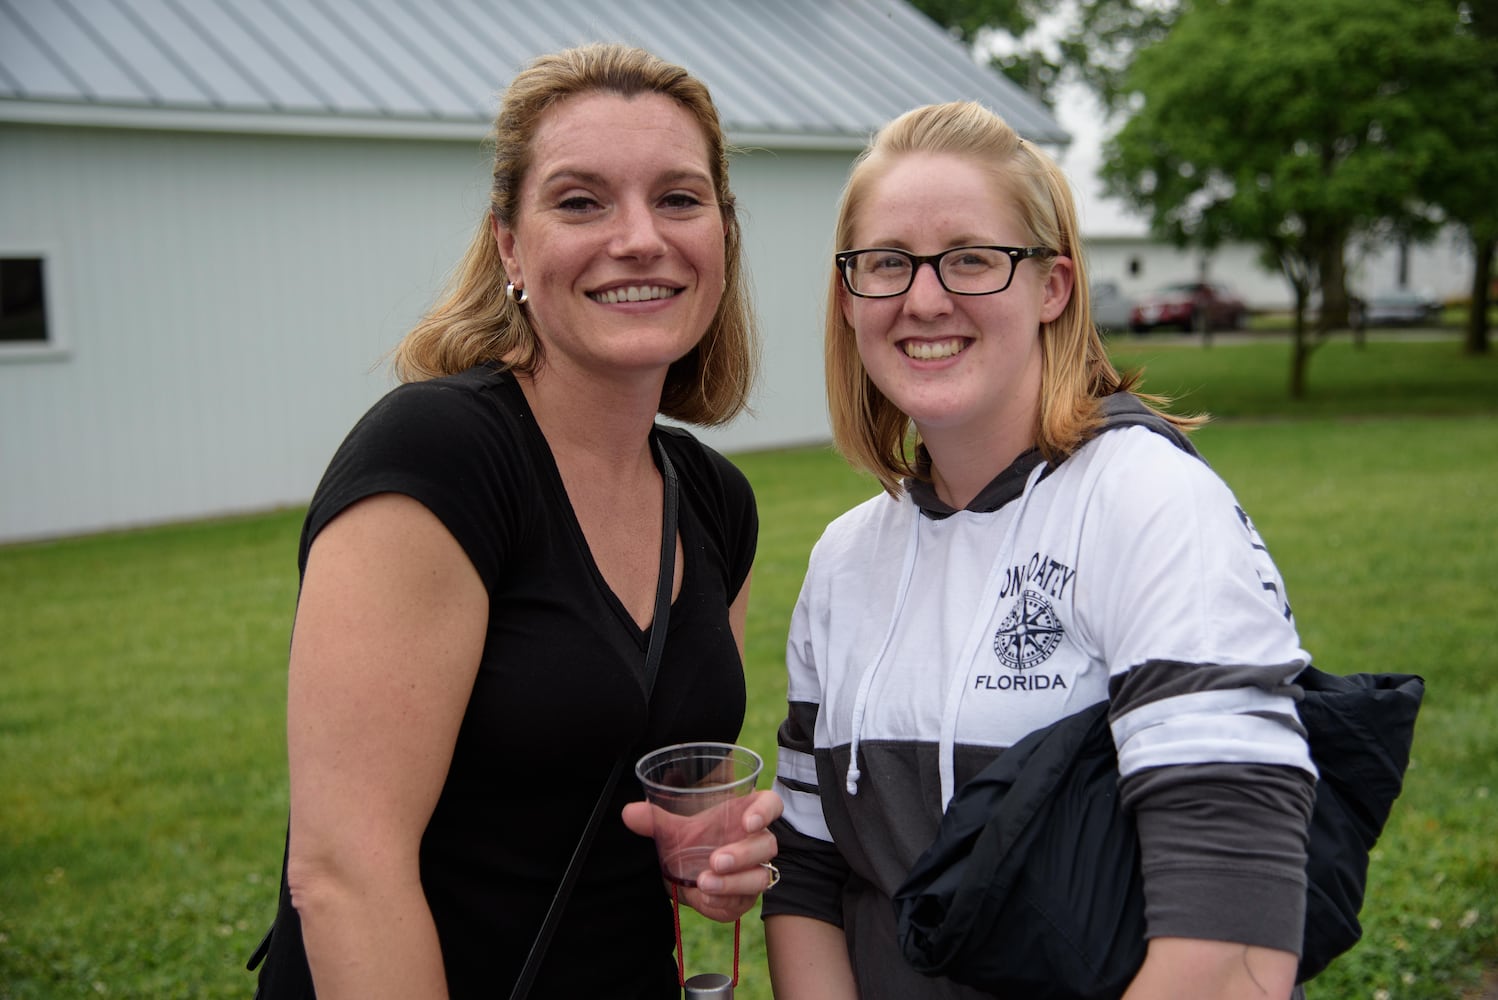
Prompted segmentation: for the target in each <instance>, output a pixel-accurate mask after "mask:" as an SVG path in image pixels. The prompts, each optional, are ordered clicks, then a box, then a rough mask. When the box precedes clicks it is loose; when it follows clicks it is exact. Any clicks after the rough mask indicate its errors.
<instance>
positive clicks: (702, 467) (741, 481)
mask: <svg viewBox="0 0 1498 1000" xmlns="http://www.w3.org/2000/svg"><path fill="white" fill-rule="evenodd" d="M656 432H657V434H658V435H659V438H658V439H659V441H660V443H661V447H662V448H663V449H665V452H666V454H667V455H669V456H670V457H671V464H672V466H673V467H674V468H675V469H676V475H677V478H678V479H679V480H680V481H681V484H682V489H684V490H689V491H691V492H692V493H693V494H694V495H696V496H701V497H704V498H706V499H708V500H709V501H710V502H712V503H714V504H716V505H726V506H727V507H729V508H732V509H741V508H744V507H746V506H747V507H748V508H750V509H753V508H754V505H755V503H754V487H753V486H751V485H750V483H749V477H747V476H745V475H744V472H743V470H742V469H740V468H739V467H738V466H736V465H734V464H733V463H732V462H730V461H729V460H728V459H727V458H726V457H724V456H723V455H722V454H720V453H719V452H717V451H716V450H714V449H712V448H710V447H708V446H707V445H705V444H703V443H702V442H701V441H700V440H698V439H697V437H696V435H694V434H692V432H691V431H688V430H685V429H684V428H681V427H673V426H667V425H664V424H657V425H656Z"/></svg>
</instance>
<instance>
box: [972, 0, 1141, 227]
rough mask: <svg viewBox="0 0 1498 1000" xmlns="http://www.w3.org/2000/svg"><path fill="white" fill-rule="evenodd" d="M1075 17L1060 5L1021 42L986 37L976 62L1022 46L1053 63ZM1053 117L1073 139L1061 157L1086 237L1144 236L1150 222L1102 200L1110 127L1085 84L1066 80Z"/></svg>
mask: <svg viewBox="0 0 1498 1000" xmlns="http://www.w3.org/2000/svg"><path fill="white" fill-rule="evenodd" d="M1074 15H1075V12H1074V11H1073V10H1072V9H1071V7H1070V5H1069V4H1068V3H1067V2H1065V0H1061V2H1060V3H1058V4H1057V6H1056V9H1055V11H1054V13H1052V14H1051V15H1050V16H1048V17H1043V18H1041V19H1040V21H1039V22H1037V23H1036V24H1035V26H1034V27H1032V28H1031V29H1030V30H1029V31H1027V32H1026V33H1025V35H1024V37H1023V38H1022V39H1019V40H1016V39H1015V38H1014V37H1013V36H1012V35H1009V34H1006V33H1004V32H998V31H983V32H980V34H979V35H978V39H977V41H976V42H975V44H974V45H973V49H972V54H973V59H974V60H975V61H976V62H978V63H980V64H986V63H987V62H988V60H989V59H990V58H991V57H993V56H996V55H1000V54H1004V53H1011V52H1014V51H1015V50H1016V49H1018V48H1020V46H1021V45H1023V46H1024V47H1026V48H1029V47H1031V46H1037V45H1038V46H1041V47H1044V48H1050V49H1051V50H1052V51H1051V52H1050V55H1051V57H1052V58H1056V57H1058V56H1059V54H1060V53H1059V50H1058V49H1057V48H1056V41H1057V39H1059V38H1060V37H1061V35H1062V34H1063V32H1064V31H1065V29H1066V25H1067V22H1068V20H1069V19H1070V18H1072V17H1073V16H1074ZM1054 114H1055V116H1056V120H1057V121H1059V122H1060V123H1061V126H1062V128H1064V129H1066V130H1067V131H1068V132H1070V133H1071V136H1072V141H1071V145H1070V146H1068V147H1067V148H1066V149H1065V150H1062V151H1060V152H1059V153H1057V152H1056V151H1055V150H1052V152H1053V153H1054V154H1055V155H1056V159H1057V161H1058V162H1059V163H1060V164H1061V169H1062V170H1064V171H1065V172H1066V175H1067V177H1069V178H1070V179H1071V182H1072V188H1073V190H1074V191H1075V193H1076V198H1077V211H1078V212H1079V213H1080V215H1081V219H1080V220H1079V224H1080V226H1081V228H1082V232H1084V233H1086V234H1088V235H1089V236H1120V235H1128V236H1143V235H1145V234H1146V233H1148V231H1149V225H1148V222H1147V221H1146V220H1145V219H1144V218H1143V217H1142V216H1140V215H1137V214H1133V213H1131V212H1130V211H1129V210H1128V208H1127V207H1126V206H1125V205H1124V204H1123V203H1122V202H1119V201H1118V200H1116V199H1111V198H1104V197H1103V194H1102V184H1101V183H1100V182H1099V181H1098V179H1097V171H1098V168H1099V167H1100V166H1101V165H1102V161H1103V155H1102V145H1103V140H1104V138H1105V137H1106V136H1107V134H1108V128H1109V126H1108V122H1107V118H1106V115H1105V114H1104V113H1103V109H1102V106H1101V105H1100V104H1099V103H1098V100H1097V98H1095V97H1094V96H1093V95H1092V91H1090V90H1088V89H1087V88H1086V87H1085V86H1083V85H1082V84H1080V83H1078V82H1076V81H1074V80H1066V81H1064V82H1062V83H1060V84H1058V85H1057V87H1056V106H1055V111H1054Z"/></svg>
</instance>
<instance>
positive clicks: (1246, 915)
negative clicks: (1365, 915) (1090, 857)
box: [1119, 764, 1316, 955]
mask: <svg viewBox="0 0 1498 1000" xmlns="http://www.w3.org/2000/svg"><path fill="white" fill-rule="evenodd" d="M1119 788H1120V796H1121V799H1122V804H1123V807H1124V808H1125V809H1128V810H1131V811H1132V812H1133V813H1134V816H1135V821H1136V823H1137V824H1138V829H1139V849H1140V857H1141V870H1142V872H1143V875H1144V895H1145V919H1146V921H1147V925H1148V932H1147V933H1148V936H1149V937H1152V938H1153V937H1191V938H1205V939H1209V940H1217V941H1238V942H1242V943H1244V944H1251V945H1259V946H1262V947H1266V948H1276V949H1279V950H1281V951H1289V952H1294V953H1295V954H1296V955H1299V954H1300V951H1301V942H1302V939H1303V935H1304V926H1305V903H1306V849H1307V842H1308V839H1309V833H1308V829H1309V823H1310V816H1311V807H1312V805H1313V804H1314V802H1315V791H1316V789H1315V780H1314V779H1313V778H1312V777H1311V776H1310V775H1309V774H1307V773H1306V772H1304V771H1302V770H1300V769H1299V768H1294V767H1279V766H1273V765H1267V764H1193V765H1180V766H1175V767H1161V768H1154V769H1151V770H1146V771H1141V772H1139V773H1137V774H1134V775H1131V776H1129V777H1127V778H1125V779H1123V780H1122V781H1121V782H1120V785H1119Z"/></svg>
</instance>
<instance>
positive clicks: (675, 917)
mask: <svg viewBox="0 0 1498 1000" xmlns="http://www.w3.org/2000/svg"><path fill="white" fill-rule="evenodd" d="M671 921H672V923H673V924H675V925H676V985H678V986H681V987H683V988H685V987H686V985H687V950H686V948H685V946H683V945H682V943H681V901H680V899H679V898H678V896H677V888H676V883H675V882H672V883H671ZM729 985H730V986H733V987H737V986H738V985H739V922H738V921H737V920H735V921H734V922H733V982H731V983H729Z"/></svg>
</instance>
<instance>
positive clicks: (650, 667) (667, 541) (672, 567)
mask: <svg viewBox="0 0 1498 1000" xmlns="http://www.w3.org/2000/svg"><path fill="white" fill-rule="evenodd" d="M657 447H658V450H659V452H660V457H661V479H662V480H663V481H664V483H665V498H664V499H665V502H664V503H663V504H662V507H663V508H664V509H663V512H662V515H661V561H660V576H659V577H658V578H657V579H656V583H655V617H654V619H652V621H651V623H650V645H649V646H648V647H647V648H646V652H645V704H646V705H647V706H648V705H649V704H650V696H651V693H652V692H653V691H654V690H655V674H656V670H657V668H658V667H659V666H660V662H661V649H662V648H663V647H664V646H665V645H666V622H667V619H668V618H669V617H670V615H671V587H672V585H673V584H674V583H675V581H676V492H677V491H676V469H675V468H674V467H673V466H672V465H671V456H669V455H667V454H666V449H665V446H664V445H660V444H659V443H658V444H657ZM628 764H629V759H628V757H627V756H626V757H620V758H619V759H618V760H616V761H614V769H613V770H612V771H610V772H609V778H608V781H606V782H605V783H604V786H603V791H602V792H601V793H600V794H599V796H598V801H597V802H596V803H594V805H593V814H592V815H591V816H589V817H588V825H587V826H585V827H583V835H582V836H581V837H580V838H579V839H578V841H577V847H575V848H574V849H573V851H572V859H571V860H570V861H568V862H567V870H566V872H564V873H563V874H562V882H561V884H560V885H559V886H557V894H556V895H555V896H553V897H552V900H551V907H550V909H548V910H547V911H546V919H545V920H543V921H541V929H540V930H539V931H538V932H537V933H536V940H535V943H534V944H532V945H531V950H530V954H529V955H527V956H526V959H525V966H524V968H522V969H521V970H520V978H519V979H517V980H516V981H515V988H514V989H513V990H511V991H510V1000H523V998H524V997H525V995H526V994H527V993H529V992H530V989H531V983H533V982H534V981H535V979H536V973H538V972H540V971H541V960H542V958H544V957H545V955H546V948H547V946H548V945H550V944H551V938H552V935H553V934H555V933H556V929H557V924H558V923H560V922H561V919H562V910H563V909H564V908H565V907H566V905H567V897H568V896H570V895H571V894H572V887H573V885H574V884H576V882H577V877H578V875H579V874H581V873H582V868H583V859H584V858H586V857H587V855H588V848H589V847H590V846H591V845H592V843H593V835H594V834H596V833H597V832H598V827H599V825H600V824H602V822H603V816H604V813H605V812H607V811H608V808H609V803H610V801H611V800H612V799H613V797H614V788H615V786H616V785H618V784H619V778H620V776H621V775H622V774H623V773H624V769H625V767H627V766H628Z"/></svg>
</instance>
